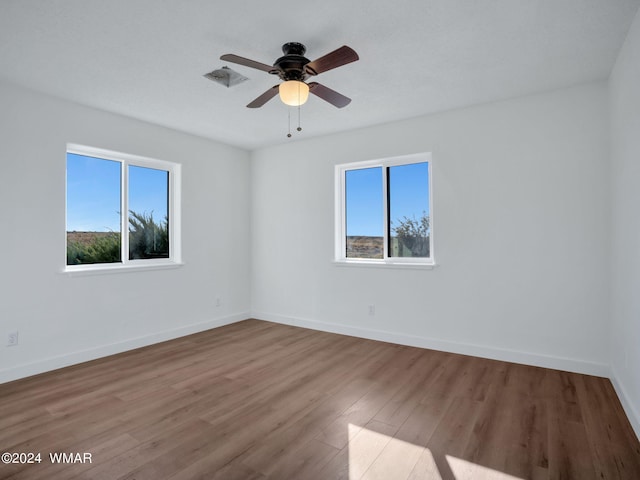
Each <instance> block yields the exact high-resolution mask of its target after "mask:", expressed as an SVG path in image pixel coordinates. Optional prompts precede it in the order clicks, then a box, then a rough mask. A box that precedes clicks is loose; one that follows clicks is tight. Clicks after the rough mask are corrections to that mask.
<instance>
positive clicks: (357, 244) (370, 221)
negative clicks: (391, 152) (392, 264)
mask: <svg viewBox="0 0 640 480" xmlns="http://www.w3.org/2000/svg"><path fill="white" fill-rule="evenodd" d="M382 198H383V197H382V167H374V168H362V169H358V170H347V171H346V172H345V203H346V205H345V215H346V230H347V231H346V237H347V238H346V245H347V251H346V256H347V257H349V258H383V245H384V227H383V225H384V213H383V199H382Z"/></svg>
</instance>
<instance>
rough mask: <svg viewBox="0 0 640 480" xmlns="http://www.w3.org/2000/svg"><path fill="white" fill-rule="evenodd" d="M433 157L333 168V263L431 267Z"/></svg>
mask: <svg viewBox="0 0 640 480" xmlns="http://www.w3.org/2000/svg"><path fill="white" fill-rule="evenodd" d="M431 193H432V192H431V155H430V154H428V153H421V154H414V155H405V156H401V157H393V158H386V159H381V160H373V161H365V162H357V163H349V164H343V165H337V166H336V247H335V248H336V254H335V257H336V261H337V262H341V263H370V264H381V265H382V264H406V265H433V264H434V260H433V229H432V219H433V209H432V201H431Z"/></svg>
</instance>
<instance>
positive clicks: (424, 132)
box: [251, 83, 610, 375]
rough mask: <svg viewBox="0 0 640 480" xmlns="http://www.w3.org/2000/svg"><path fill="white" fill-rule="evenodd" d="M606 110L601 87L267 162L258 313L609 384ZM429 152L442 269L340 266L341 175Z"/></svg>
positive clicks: (256, 166)
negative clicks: (366, 164)
mask: <svg viewBox="0 0 640 480" xmlns="http://www.w3.org/2000/svg"><path fill="white" fill-rule="evenodd" d="M607 100H608V99H607V88H606V85H605V84H604V83H596V84H589V85H583V86H578V87H574V88H570V89H566V90H561V91H554V92H550V93H546V94H542V95H536V96H530V97H526V98H518V99H514V100H509V101H504V102H499V103H492V104H488V105H483V106H476V107H471V108H467V109H463V110H457V111H452V112H447V113H442V114H438V115H432V116H427V117H420V118H415V119H410V120H406V121H402V122H396V123H391V124H388V125H383V126H377V127H372V128H367V129H363V130H358V131H354V132H348V133H343V134H338V135H332V136H329V137H324V138H317V139H309V140H300V141H295V142H292V143H290V144H286V145H282V146H276V147H270V148H264V149H261V150H258V151H256V152H254V153H253V154H252V187H251V188H252V191H253V192H254V195H253V203H252V209H251V210H252V216H253V217H252V229H253V231H252V234H253V238H254V242H253V246H252V258H253V261H252V265H253V275H252V279H253V283H252V307H253V315H254V316H255V317H257V318H261V319H266V320H275V321H280V322H284V323H290V324H296V325H302V326H307V327H311V328H319V329H324V330H330V331H336V332H340V333H351V334H354V335H359V336H364V337H369V338H378V339H383V340H390V341H396V342H399V343H405V344H411V345H418V346H425V347H433V348H437V349H441V350H448V351H455V352H463V353H471V354H477V355H482V356H486V357H493V358H500V359H506V360H512V361H517V362H524V363H529V364H535V365H541V366H549V367H555V368H562V369H566V370H572V371H578V372H587V373H595V374H599V375H608V372H609V370H608V363H609V351H608V349H609V345H608V340H607V339H608V337H609V333H608V328H609V327H608V325H607V321H606V319H607V317H608V315H609V286H608V285H609V262H610V244H609V232H608V225H609V214H610V183H609V175H610V173H609V143H608V142H609V139H608V131H609V126H608V104H607ZM349 108H357V107H356V106H350V107H349ZM423 151H428V152H433V190H434V201H433V209H434V211H433V217H434V234H435V237H434V238H435V259H436V262H437V263H438V264H439V266H438V267H436V268H435V269H433V270H420V271H413V270H411V271H410V270H397V269H382V268H363V267H353V266H352V267H343V266H338V265H335V264H333V263H332V258H333V246H334V219H333V214H334V213H333V212H334V165H335V164H339V163H346V162H354V161H359V160H369V159H375V158H380V157H385V156H392V155H401V154H409V153H415V152H423ZM370 304H372V305H375V309H376V311H375V316H373V317H371V316H369V315H368V308H367V306H368V305H370Z"/></svg>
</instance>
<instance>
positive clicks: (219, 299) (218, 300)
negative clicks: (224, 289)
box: [216, 297, 222, 307]
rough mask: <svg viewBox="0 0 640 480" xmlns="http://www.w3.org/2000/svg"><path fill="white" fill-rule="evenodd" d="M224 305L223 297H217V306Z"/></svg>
mask: <svg viewBox="0 0 640 480" xmlns="http://www.w3.org/2000/svg"><path fill="white" fill-rule="evenodd" d="M221 305H222V299H221V298H220V297H216V307H219V306H221Z"/></svg>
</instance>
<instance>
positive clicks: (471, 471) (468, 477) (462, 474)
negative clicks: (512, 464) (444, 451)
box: [447, 455, 522, 480]
mask: <svg viewBox="0 0 640 480" xmlns="http://www.w3.org/2000/svg"><path fill="white" fill-rule="evenodd" d="M447 462H448V463H449V467H450V468H451V471H452V472H453V476H454V477H455V479H456V480H522V479H521V478H520V477H514V476H513V475H509V474H507V473H503V472H499V471H497V470H493V469H491V468H487V467H483V466H482V465H477V464H475V463H471V462H468V461H466V460H463V459H461V458H456V457H452V456H451V455H447Z"/></svg>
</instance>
